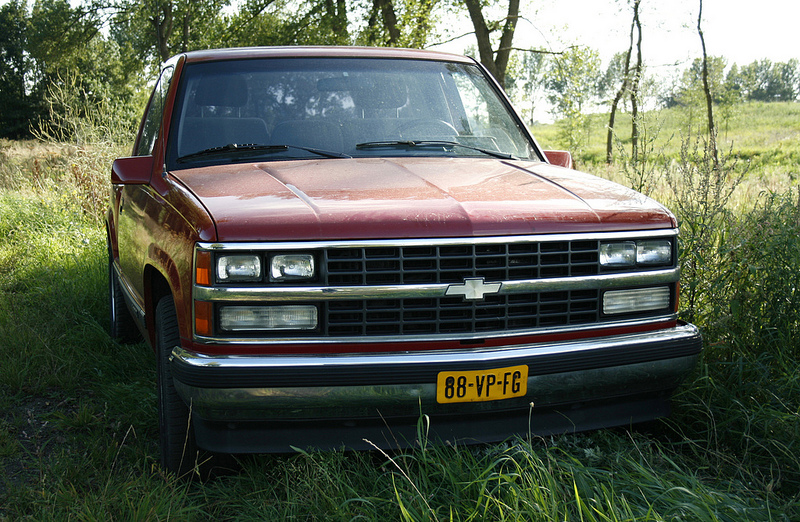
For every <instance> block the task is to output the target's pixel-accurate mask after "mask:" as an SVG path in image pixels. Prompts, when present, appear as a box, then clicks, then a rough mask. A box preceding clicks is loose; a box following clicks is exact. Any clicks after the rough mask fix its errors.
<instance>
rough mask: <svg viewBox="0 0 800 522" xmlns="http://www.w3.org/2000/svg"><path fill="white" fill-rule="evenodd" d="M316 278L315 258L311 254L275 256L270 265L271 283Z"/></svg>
mask: <svg viewBox="0 0 800 522" xmlns="http://www.w3.org/2000/svg"><path fill="white" fill-rule="evenodd" d="M313 277H314V256H312V255H311V254H281V255H274V256H272V258H271V259H270V263H269V279H270V281H291V280H293V279H312V278H313Z"/></svg>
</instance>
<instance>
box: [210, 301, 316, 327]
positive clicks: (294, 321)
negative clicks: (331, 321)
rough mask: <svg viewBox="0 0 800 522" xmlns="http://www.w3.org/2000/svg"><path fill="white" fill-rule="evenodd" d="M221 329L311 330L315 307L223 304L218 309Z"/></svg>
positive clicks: (313, 325) (314, 324) (314, 325)
mask: <svg viewBox="0 0 800 522" xmlns="http://www.w3.org/2000/svg"><path fill="white" fill-rule="evenodd" d="M219 326H220V328H221V329H222V330H227V331H234V332H235V331H243V330H313V329H315V328H316V327H317V307H316V306H312V305H281V306H223V307H222V308H220V311H219Z"/></svg>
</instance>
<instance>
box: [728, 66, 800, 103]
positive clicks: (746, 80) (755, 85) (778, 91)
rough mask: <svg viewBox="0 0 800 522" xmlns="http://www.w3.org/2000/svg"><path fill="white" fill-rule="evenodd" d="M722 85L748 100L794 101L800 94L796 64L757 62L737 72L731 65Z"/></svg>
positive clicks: (799, 72)
mask: <svg viewBox="0 0 800 522" xmlns="http://www.w3.org/2000/svg"><path fill="white" fill-rule="evenodd" d="M726 83H727V84H728V85H729V86H730V88H731V89H732V90H736V91H737V92H738V93H740V95H741V97H742V98H743V99H745V100H751V101H794V100H796V99H797V97H798V96H799V95H800V62H798V60H797V59H792V60H789V61H788V62H787V63H772V62H771V61H770V60H767V59H764V60H758V61H755V62H753V63H751V64H749V65H745V66H743V67H742V68H741V69H739V68H738V67H736V65H735V64H734V66H733V67H731V70H730V71H729V72H728V76H727V78H726Z"/></svg>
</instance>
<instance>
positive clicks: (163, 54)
mask: <svg viewBox="0 0 800 522" xmlns="http://www.w3.org/2000/svg"><path fill="white" fill-rule="evenodd" d="M162 14H163V19H162V18H161V16H160V15H162ZM150 23H151V24H152V25H153V28H154V29H155V31H156V44H157V45H158V55H159V57H160V58H161V61H162V62H165V61H167V60H168V59H169V57H170V54H171V53H170V49H169V37H170V36H171V35H172V3H170V2H167V3H166V4H164V7H163V8H162V12H161V13H159V14H157V15H155V16H153V17H151V18H150Z"/></svg>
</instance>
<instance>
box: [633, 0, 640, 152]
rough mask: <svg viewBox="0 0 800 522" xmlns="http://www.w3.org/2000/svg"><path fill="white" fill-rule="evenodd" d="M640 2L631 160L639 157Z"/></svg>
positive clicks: (636, 11) (636, 15)
mask: <svg viewBox="0 0 800 522" xmlns="http://www.w3.org/2000/svg"><path fill="white" fill-rule="evenodd" d="M639 2H640V0H634V2H633V21H634V23H635V24H636V31H637V32H638V33H639V38H638V39H637V41H636V66H634V68H633V77H632V78H631V161H633V162H634V163H635V162H636V161H638V159H639V85H640V83H641V79H642V22H641V20H640V19H639Z"/></svg>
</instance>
